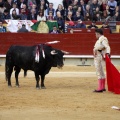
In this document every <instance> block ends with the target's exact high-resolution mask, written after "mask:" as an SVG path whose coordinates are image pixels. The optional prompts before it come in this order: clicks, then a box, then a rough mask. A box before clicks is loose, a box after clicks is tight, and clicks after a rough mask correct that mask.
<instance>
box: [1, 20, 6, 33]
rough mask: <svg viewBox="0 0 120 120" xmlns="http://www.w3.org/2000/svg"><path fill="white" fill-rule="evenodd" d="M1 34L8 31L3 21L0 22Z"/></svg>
mask: <svg viewBox="0 0 120 120" xmlns="http://www.w3.org/2000/svg"><path fill="white" fill-rule="evenodd" d="M0 32H2V33H3V32H7V30H6V27H5V26H3V21H2V20H0Z"/></svg>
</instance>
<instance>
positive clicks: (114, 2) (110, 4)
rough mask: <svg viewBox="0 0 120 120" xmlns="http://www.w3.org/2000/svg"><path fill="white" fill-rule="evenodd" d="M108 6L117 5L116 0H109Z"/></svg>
mask: <svg viewBox="0 0 120 120" xmlns="http://www.w3.org/2000/svg"><path fill="white" fill-rule="evenodd" d="M108 6H113V7H117V2H116V1H115V0H113V2H111V1H108Z"/></svg>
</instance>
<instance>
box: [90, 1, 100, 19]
mask: <svg viewBox="0 0 120 120" xmlns="http://www.w3.org/2000/svg"><path fill="white" fill-rule="evenodd" d="M97 7H98V8H100V5H99V4H98V2H97V0H93V2H92V4H91V5H90V15H91V16H92V19H93V16H94V13H95V11H96V8H97Z"/></svg>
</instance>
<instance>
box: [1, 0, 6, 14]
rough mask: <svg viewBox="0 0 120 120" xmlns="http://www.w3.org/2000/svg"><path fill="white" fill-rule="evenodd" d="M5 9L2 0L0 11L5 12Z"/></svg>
mask: <svg viewBox="0 0 120 120" xmlns="http://www.w3.org/2000/svg"><path fill="white" fill-rule="evenodd" d="M4 10H5V7H4V0H0V13H3V12H4Z"/></svg>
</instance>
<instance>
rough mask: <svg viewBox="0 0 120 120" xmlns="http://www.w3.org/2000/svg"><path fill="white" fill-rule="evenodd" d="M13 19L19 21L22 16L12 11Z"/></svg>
mask: <svg viewBox="0 0 120 120" xmlns="http://www.w3.org/2000/svg"><path fill="white" fill-rule="evenodd" d="M11 19H12V20H19V19H20V16H19V15H17V13H16V10H12V14H11Z"/></svg>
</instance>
